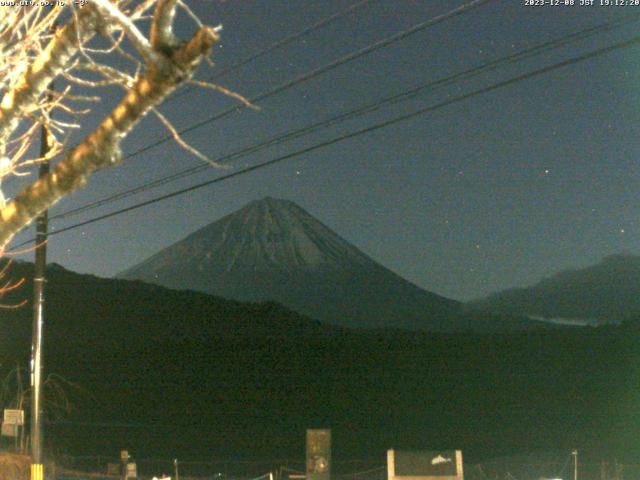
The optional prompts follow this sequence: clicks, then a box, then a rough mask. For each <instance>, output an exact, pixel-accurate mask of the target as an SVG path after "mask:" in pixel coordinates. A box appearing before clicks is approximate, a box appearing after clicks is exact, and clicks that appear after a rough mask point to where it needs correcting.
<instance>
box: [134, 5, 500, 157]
mask: <svg viewBox="0 0 640 480" xmlns="http://www.w3.org/2000/svg"><path fill="white" fill-rule="evenodd" d="M490 1H492V0H472V1H471V2H469V3H465V4H463V5H461V6H459V7H457V8H454V9H452V10H449V11H448V12H446V13H443V14H440V15H437V16H435V17H432V18H430V19H429V20H426V21H424V22H421V23H418V24H417V25H414V26H413V27H411V28H409V29H407V30H402V31H400V32H398V33H396V34H394V35H391V36H389V37H386V38H383V39H382V40H378V41H377V42H374V43H372V44H370V45H367V46H366V47H363V48H361V49H359V50H356V51H354V52H351V53H349V54H347V55H345V56H343V57H340V58H338V59H337V60H334V61H333V62H330V63H328V64H326V65H324V66H322V67H319V68H316V69H314V70H311V71H310V72H307V73H305V74H302V75H301V76H299V77H296V78H294V79H293V80H290V81H288V82H285V83H282V84H280V85H278V86H277V87H274V88H272V89H271V90H268V91H266V92H263V93H261V94H259V95H256V96H254V97H251V98H249V99H248V100H249V102H250V103H253V104H255V103H258V102H261V101H262V100H265V99H267V98H269V97H272V96H274V95H277V94H278V93H280V92H283V91H285V90H288V89H289V88H292V87H294V86H296V85H299V84H301V83H304V82H306V81H307V80H311V79H312V78H315V77H318V76H320V75H322V74H324V73H327V72H329V71H331V70H334V69H335V68H338V67H340V66H341V65H344V64H345V63H348V62H351V61H353V60H356V59H358V58H360V57H363V56H365V55H368V54H370V53H373V52H375V51H377V50H380V49H381V48H384V47H387V46H389V45H391V44H393V43H395V42H398V41H400V40H403V39H405V38H407V37H409V36H411V35H413V34H415V33H418V32H420V31H422V30H425V29H427V28H429V27H432V26H434V25H437V24H439V23H441V22H443V21H445V20H448V19H450V18H454V17H457V16H459V15H462V14H464V13H467V12H469V11H471V10H473V9H475V8H478V7H480V6H482V5H484V4H486V3H488V2H490ZM244 108H246V107H245V106H244V105H236V106H234V107H231V108H229V109H227V110H224V111H222V112H220V113H218V114H216V115H214V116H212V117H209V118H208V119H206V120H203V121H201V122H198V123H195V124H193V125H191V126H189V127H187V128H184V129H182V130H180V131H178V134H179V135H184V134H185V133H189V132H191V131H193V130H196V129H198V128H201V127H203V126H204V125H207V124H209V123H211V122H214V121H216V120H220V119H221V118H224V117H226V116H228V115H231V114H232V113H235V112H238V111H240V110H242V109H244ZM173 138H174V136H173V135H167V136H165V137H163V138H161V139H160V140H157V141H155V142H153V143H151V144H149V145H147V146H145V147H142V148H140V149H138V150H136V151H134V152H132V153H130V154H128V155H127V156H126V157H125V158H132V157H135V156H137V155H140V154H141V153H144V152H146V151H148V150H151V149H153V148H155V147H157V146H159V145H162V144H163V143H166V142H168V141H170V140H173Z"/></svg>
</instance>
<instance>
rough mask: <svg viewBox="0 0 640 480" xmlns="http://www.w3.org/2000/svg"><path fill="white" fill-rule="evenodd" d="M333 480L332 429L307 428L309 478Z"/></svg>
mask: <svg viewBox="0 0 640 480" xmlns="http://www.w3.org/2000/svg"><path fill="white" fill-rule="evenodd" d="M306 480H331V430H329V429H309V430H307V479H306Z"/></svg>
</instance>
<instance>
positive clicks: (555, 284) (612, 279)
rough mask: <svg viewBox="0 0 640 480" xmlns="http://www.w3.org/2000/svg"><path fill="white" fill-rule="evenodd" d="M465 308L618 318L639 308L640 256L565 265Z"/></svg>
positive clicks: (594, 320) (591, 318) (540, 315)
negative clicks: (569, 266)
mask: <svg viewBox="0 0 640 480" xmlns="http://www.w3.org/2000/svg"><path fill="white" fill-rule="evenodd" d="M465 310H466V311H492V312H499V313H506V314H512V315H526V316H528V317H530V318H537V319H554V318H557V319H562V320H582V321H584V322H587V323H591V324H595V323H602V322H604V323H610V322H620V321H623V320H624V319H626V318H629V317H631V316H634V315H636V314H638V313H640V256H638V255H632V254H628V253H625V254H613V255H608V256H606V257H604V258H603V259H602V260H601V261H600V262H598V263H596V264H594V265H590V266H588V267H585V268H572V269H567V270H562V271H560V272H558V273H556V274H554V275H552V276H550V277H547V278H543V279H542V280H540V281H539V282H537V283H535V284H534V285H532V286H530V287H524V288H510V289H507V290H504V291H502V292H497V293H494V294H492V295H489V296H487V297H485V298H483V299H478V300H474V301H471V302H468V303H467V304H466V305H465Z"/></svg>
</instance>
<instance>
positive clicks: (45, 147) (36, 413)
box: [31, 84, 53, 480]
mask: <svg viewBox="0 0 640 480" xmlns="http://www.w3.org/2000/svg"><path fill="white" fill-rule="evenodd" d="M52 96H53V84H51V85H50V87H49V97H52ZM50 136H51V134H50V132H49V128H48V126H47V125H46V124H43V125H42V130H41V134H40V157H45V156H46V155H47V154H48V153H49V151H50V150H51V143H50V140H51V139H50ZM49 167H50V165H49V160H46V161H43V162H41V163H40V169H39V172H38V177H39V178H42V177H44V176H45V175H47V174H48V173H49ZM48 221H49V212H48V210H45V211H44V212H42V213H41V214H40V215H38V218H37V219H36V246H35V251H36V258H35V272H34V276H33V327H32V335H33V337H32V341H31V480H44V465H43V463H42V413H43V408H42V370H43V361H42V346H43V335H44V293H45V292H44V290H45V289H44V287H45V282H46V279H45V267H46V265H47V228H48Z"/></svg>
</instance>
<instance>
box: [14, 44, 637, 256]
mask: <svg viewBox="0 0 640 480" xmlns="http://www.w3.org/2000/svg"><path fill="white" fill-rule="evenodd" d="M638 45H640V36H636V37H633V38H631V39H629V40H626V41H624V42H619V43H616V44H614V45H610V46H608V47H604V48H601V49H598V50H594V51H592V52H589V53H585V54H583V55H580V56H577V57H573V58H570V59H568V60H563V61H561V62H559V63H555V64H553V65H549V66H547V67H543V68H540V69H537V70H533V71H531V72H528V73H524V74H522V75H518V76H516V77H513V78H510V79H508V80H503V81H501V82H498V83H495V84H493V85H490V86H488V87H483V88H480V89H478V90H474V91H472V92H470V93H466V94H463V95H460V96H457V97H454V98H450V99H448V100H445V101H443V102H440V103H438V104H435V105H432V106H429V107H424V108H421V109H419V110H416V111H414V112H411V113H408V114H405V115H401V116H398V117H394V118H392V119H390V120H386V121H384V122H381V123H377V124H374V125H371V126H369V127H365V128H362V129H360V130H356V131H354V132H351V133H347V134H344V135H340V136H338V137H335V138H333V139H331V140H327V141H325V142H322V143H318V144H316V145H312V146H309V147H306V148H303V149H301V150H297V151H295V152H291V153H288V154H286V155H282V156H280V157H276V158H274V159H271V160H268V161H266V162H262V163H259V164H256V165H252V166H250V167H247V168H244V169H242V170H238V171H237V172H233V173H229V174H227V175H224V176H221V177H217V178H214V179H212V180H208V181H206V182H201V183H198V184H195V185H192V186H190V187H187V188H183V189H181V190H177V191H174V192H171V193H168V194H165V195H161V196H159V197H156V198H153V199H151V200H147V201H144V202H140V203H137V204H134V205H131V206H129V207H126V208H122V209H119V210H115V211H113V212H109V213H106V214H104V215H100V216H98V217H94V218H91V219H89V220H85V221H83V222H79V223H76V224H73V225H70V226H68V227H64V228H62V229H60V230H56V231H52V232H51V233H50V234H49V236H52V235H58V234H60V233H64V232H67V231H70V230H74V229H76V228H80V227H83V226H85V225H89V224H91V223H95V222H98V221H100V220H105V219H107V218H111V217H115V216H117V215H121V214H124V213H127V212H130V211H132V210H136V209H138V208H142V207H145V206H148V205H152V204H155V203H158V202H161V201H163V200H167V199H169V198H173V197H177V196H179V195H184V194H185V193H189V192H192V191H195V190H198V189H200V188H203V187H207V186H209V185H213V184H215V183H220V182H223V181H225V180H229V179H231V178H235V177H238V176H240V175H244V174H246V173H249V172H253V171H256V170H260V169H263V168H266V167H269V166H271V165H275V164H277V163H280V162H283V161H285V160H290V159H291V158H295V157H298V156H300V155H303V154H305V153H310V152H313V151H315V150H319V149H321V148H324V147H327V146H330V145H334V144H336V143H339V142H342V141H344V140H348V139H351V138H354V137H357V136H360V135H364V134H367V133H370V132H374V131H377V130H380V129H382V128H385V127H388V126H390V125H394V124H397V123H400V122H404V121H406V120H410V119H412V118H415V117H418V116H420V115H424V114H426V113H429V112H433V111H435V110H439V109H441V108H443V107H447V106H449V105H453V104H456V103H459V102H462V101H464V100H468V99H470V98H473V97H476V96H478V95H482V94H485V93H489V92H492V91H494V90H498V89H500V88H503V87H506V86H509V85H513V84H515V83H518V82H521V81H524V80H528V79H530V78H534V77H538V76H540V75H544V74H547V73H549V72H552V71H554V70H557V69H560V68H564V67H567V66H569V65H574V64H576V63H579V62H583V61H585V60H590V59H592V58H595V57H599V56H601V55H605V54H607V53H611V52H613V51H616V50H621V49H624V48H630V47H634V46H638ZM33 241H34V240H33V239H31V240H27V241H25V242H23V243H22V244H20V245H17V246H16V247H15V248H20V247H22V246H23V245H26V244H28V243H32V242H33ZM7 253H9V252H7Z"/></svg>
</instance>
